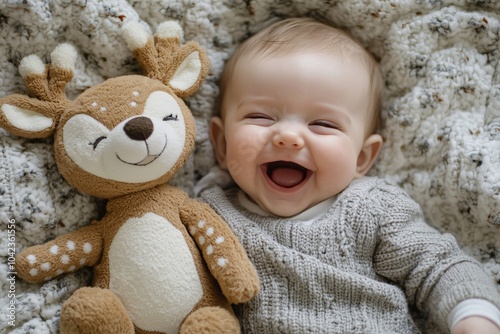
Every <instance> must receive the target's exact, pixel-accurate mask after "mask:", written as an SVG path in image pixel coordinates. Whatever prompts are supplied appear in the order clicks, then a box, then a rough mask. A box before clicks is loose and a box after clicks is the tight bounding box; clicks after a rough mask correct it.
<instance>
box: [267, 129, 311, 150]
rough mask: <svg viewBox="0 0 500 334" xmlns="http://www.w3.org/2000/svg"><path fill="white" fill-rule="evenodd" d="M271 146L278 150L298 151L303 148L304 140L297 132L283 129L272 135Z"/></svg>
mask: <svg viewBox="0 0 500 334" xmlns="http://www.w3.org/2000/svg"><path fill="white" fill-rule="evenodd" d="M273 144H274V145H276V146H278V147H280V148H287V149H300V148H302V147H304V138H303V137H302V135H301V134H300V132H299V131H297V130H294V129H293V128H285V129H281V130H280V131H278V132H277V133H276V134H275V135H274V137H273Z"/></svg>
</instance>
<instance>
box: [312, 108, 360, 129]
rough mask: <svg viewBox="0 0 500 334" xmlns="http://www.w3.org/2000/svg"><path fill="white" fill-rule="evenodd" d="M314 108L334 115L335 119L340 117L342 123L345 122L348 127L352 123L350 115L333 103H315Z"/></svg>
mask: <svg viewBox="0 0 500 334" xmlns="http://www.w3.org/2000/svg"><path fill="white" fill-rule="evenodd" d="M314 106H315V107H317V108H319V109H320V110H324V111H327V112H329V113H330V112H331V113H334V114H335V116H336V117H340V118H341V119H342V120H343V121H344V122H346V125H350V124H351V123H352V115H351V113H350V112H349V111H347V110H345V109H344V108H342V107H340V106H338V105H335V104H333V103H326V102H318V103H315V104H314Z"/></svg>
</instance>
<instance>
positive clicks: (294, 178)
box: [264, 161, 310, 188]
mask: <svg viewBox="0 0 500 334" xmlns="http://www.w3.org/2000/svg"><path fill="white" fill-rule="evenodd" d="M264 168H265V173H266V174H267V176H268V177H269V179H270V180H271V181H272V182H273V183H275V184H277V185H278V186H280V187H284V188H293V187H295V186H297V185H299V184H301V183H302V182H304V180H305V179H306V178H307V177H308V175H309V174H310V171H309V170H308V169H307V168H305V167H302V166H301V165H299V164H296V163H294V162H289V161H275V162H269V163H267V164H265V165H264Z"/></svg>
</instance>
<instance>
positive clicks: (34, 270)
mask: <svg viewBox="0 0 500 334" xmlns="http://www.w3.org/2000/svg"><path fill="white" fill-rule="evenodd" d="M30 275H31V276H36V275H38V269H35V268H33V269H31V270H30Z"/></svg>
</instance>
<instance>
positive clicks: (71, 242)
mask: <svg viewBox="0 0 500 334" xmlns="http://www.w3.org/2000/svg"><path fill="white" fill-rule="evenodd" d="M66 247H68V249H69V250H74V249H75V243H74V242H73V241H71V240H69V241H68V243H67V244H66Z"/></svg>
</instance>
